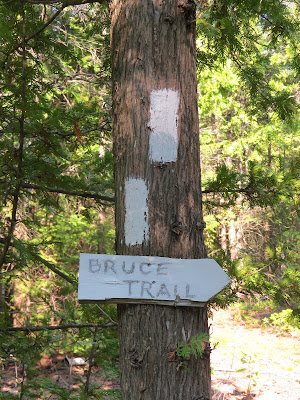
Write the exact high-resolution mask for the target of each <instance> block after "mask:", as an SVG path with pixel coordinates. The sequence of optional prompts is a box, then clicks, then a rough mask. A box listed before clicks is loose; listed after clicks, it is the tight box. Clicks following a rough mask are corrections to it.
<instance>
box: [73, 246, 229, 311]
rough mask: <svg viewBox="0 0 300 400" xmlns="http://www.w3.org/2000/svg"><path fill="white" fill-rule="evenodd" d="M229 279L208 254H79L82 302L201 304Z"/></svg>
mask: <svg viewBox="0 0 300 400" xmlns="http://www.w3.org/2000/svg"><path fill="white" fill-rule="evenodd" d="M229 283H230V279H229V277H228V276H227V275H226V273H225V272H224V271H223V270H222V268H221V267H220V266H219V264H218V263H217V262H216V261H215V260H213V259H210V258H202V259H198V260H186V259H177V258H166V257H148V256H147V257H146V256H120V255H108V254H80V268H79V287H78V299H79V301H80V302H82V303H93V302H109V303H148V304H161V305H173V306H174V305H176V306H203V304H204V303H206V302H207V301H208V300H209V299H211V298H212V297H214V296H215V295H216V294H218V293H219V292H220V291H221V290H222V289H224V288H225V287H226V286H227V285H228V284H229Z"/></svg>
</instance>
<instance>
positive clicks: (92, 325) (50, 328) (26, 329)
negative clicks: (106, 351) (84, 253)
mask: <svg viewBox="0 0 300 400" xmlns="http://www.w3.org/2000/svg"><path fill="white" fill-rule="evenodd" d="M115 326H118V324H117V323H112V322H108V323H106V324H102V325H99V324H96V323H86V324H64V325H54V326H52V325H50V326H28V327H25V326H24V327H12V326H11V327H7V328H0V332H27V333H30V332H41V331H56V330H59V329H72V328H113V327H115Z"/></svg>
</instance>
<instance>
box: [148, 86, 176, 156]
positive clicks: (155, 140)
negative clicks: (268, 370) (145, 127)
mask: <svg viewBox="0 0 300 400" xmlns="http://www.w3.org/2000/svg"><path fill="white" fill-rule="evenodd" d="M178 106H179V94H178V92H177V91H175V90H171V89H163V90H153V91H152V92H151V94H150V121H149V128H150V130H151V132H150V139H149V159H150V161H154V162H163V163H166V162H171V161H176V160H177V148H178V131H177V130H178Z"/></svg>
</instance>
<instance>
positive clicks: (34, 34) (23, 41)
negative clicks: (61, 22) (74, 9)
mask: <svg viewBox="0 0 300 400" xmlns="http://www.w3.org/2000/svg"><path fill="white" fill-rule="evenodd" d="M64 8H65V7H64V6H62V7H61V8H60V9H59V10H58V11H56V13H55V14H54V15H52V17H51V18H50V19H49V21H47V22H46V23H45V24H44V25H43V26H42V27H41V28H40V29H39V30H38V31H36V32H34V33H33V34H32V35H30V36H28V37H23V39H22V42H20V43H18V44H17V45H16V46H15V47H14V48H13V49H11V50H10V51H9V52H8V53H7V54H6V57H5V59H4V61H3V64H2V65H3V68H5V65H6V63H7V61H8V58H9V56H10V55H11V54H12V53H13V52H14V51H17V50H18V49H19V48H20V47H21V46H23V45H26V44H27V43H28V42H29V41H30V40H31V39H33V38H35V37H36V36H38V35H39V34H40V33H42V32H43V31H44V30H45V29H46V28H47V27H48V26H49V25H50V24H51V23H52V22H53V21H54V20H55V19H56V18H57V17H58V16H59V14H60V13H61V12H62V11H63V9H64Z"/></svg>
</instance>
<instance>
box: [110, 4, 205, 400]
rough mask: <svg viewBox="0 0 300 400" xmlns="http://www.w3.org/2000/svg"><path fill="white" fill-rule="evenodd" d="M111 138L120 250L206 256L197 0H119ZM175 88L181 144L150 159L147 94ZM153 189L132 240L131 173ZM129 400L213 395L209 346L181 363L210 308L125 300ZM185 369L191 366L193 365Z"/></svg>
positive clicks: (123, 357)
mask: <svg viewBox="0 0 300 400" xmlns="http://www.w3.org/2000/svg"><path fill="white" fill-rule="evenodd" d="M110 6H111V16H112V30H111V51H112V74H113V139H114V156H115V186H116V196H115V201H116V250H117V254H132V255H153V256H165V257H176V258H203V257H206V251H205V246H204V242H203V227H204V224H203V217H202V208H201V189H200V186H201V185H200V159H199V158H200V157H199V136H198V135H199V131H198V113H197V78H196V51H195V4H194V2H193V1H190V0H159V1H158V0H143V1H141V0H126V1H125V0H112V1H111V5H110ZM164 89H168V90H169V89H170V90H173V91H175V92H178V95H179V107H178V118H177V124H178V152H177V160H176V161H172V162H153V161H152V162H151V160H149V155H148V152H149V136H150V130H151V127H149V120H150V94H151V92H152V91H153V90H164ZM128 178H141V179H143V180H144V181H145V182H146V185H147V187H148V190H149V195H148V200H147V206H148V215H147V218H148V223H149V236H145V240H144V241H143V242H142V243H141V244H136V245H127V244H126V240H125V228H124V225H125V218H126V210H125V193H124V191H125V189H124V185H125V181H126V180H127V179H128ZM118 311H119V332H120V348H121V350H120V367H121V387H122V399H123V400H139V399H143V400H166V399H168V400H173V399H174V400H175V399H178V400H179V399H182V400H187V399H189V400H196V399H197V400H200V399H202V400H206V399H210V364H209V352H207V353H206V354H205V356H204V357H203V358H202V359H200V358H198V359H195V358H193V357H191V358H190V360H188V362H187V365H186V366H183V365H182V364H181V360H178V359H176V358H175V359H174V358H171V357H169V355H170V353H171V352H173V351H174V350H176V347H177V344H178V342H186V343H188V342H189V341H190V339H191V337H192V336H194V335H195V334H198V333H201V332H207V331H208V327H207V313H206V308H192V307H177V308H176V307H165V306H154V305H119V306H118ZM186 367H187V368H186Z"/></svg>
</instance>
